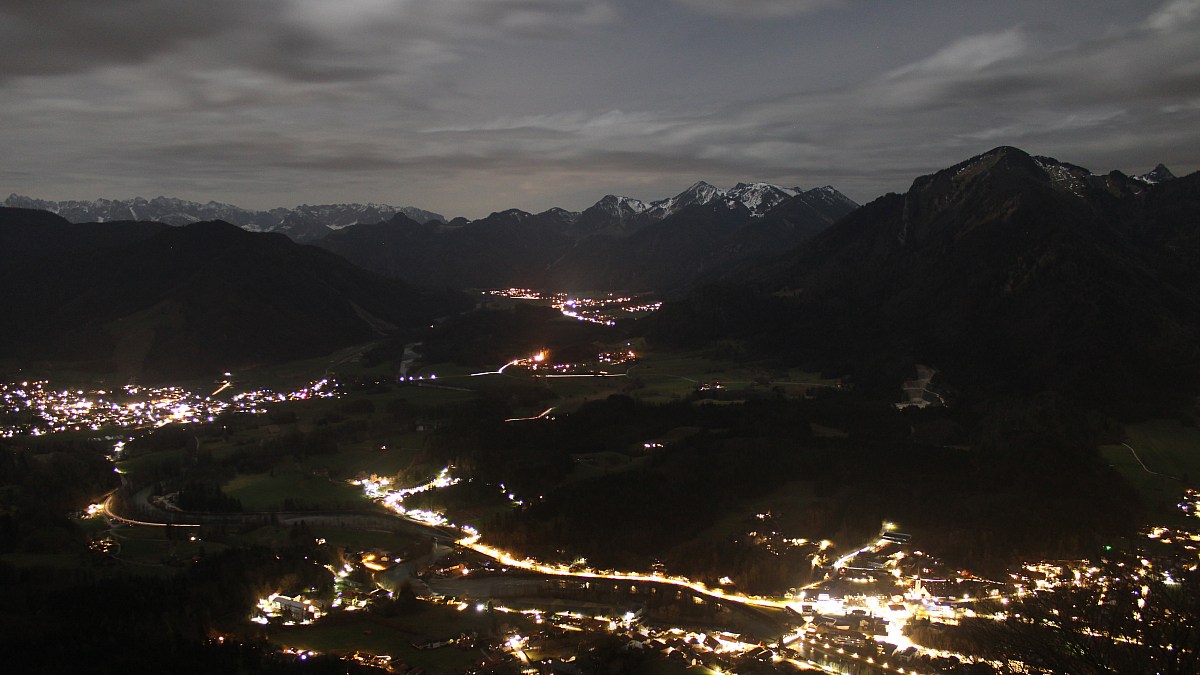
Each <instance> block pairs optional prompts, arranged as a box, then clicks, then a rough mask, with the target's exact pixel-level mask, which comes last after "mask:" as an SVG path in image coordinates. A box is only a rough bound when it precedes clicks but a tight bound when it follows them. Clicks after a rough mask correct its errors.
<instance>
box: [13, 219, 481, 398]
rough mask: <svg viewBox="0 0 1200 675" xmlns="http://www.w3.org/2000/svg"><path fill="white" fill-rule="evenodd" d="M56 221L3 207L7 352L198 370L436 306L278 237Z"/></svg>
mask: <svg viewBox="0 0 1200 675" xmlns="http://www.w3.org/2000/svg"><path fill="white" fill-rule="evenodd" d="M56 218H57V217H56V216H53V215H51V214H45V213H44V212H41V213H39V212H30V211H27V210H22V209H0V283H3V284H4V288H5V293H4V294H3V295H0V311H3V313H4V316H5V317H6V319H7V321H6V325H7V326H8V327H7V328H6V330H5V331H4V332H3V334H2V335H0V356H3V357H5V358H21V359H24V360H28V359H37V358H48V359H63V360H87V361H91V362H94V364H96V365H99V366H102V367H107V368H111V369H115V370H117V371H119V372H122V373H128V374H147V375H159V376H168V375H169V376H179V375H193V374H201V373H203V374H207V373H211V372H220V371H221V370H227V369H231V368H243V367H246V366H250V365H254V364H259V363H267V362H281V361H287V360H290V359H296V358H303V357H311V356H317V355H323V354H327V353H329V352H331V351H333V350H335V349H338V348H340V347H344V346H347V345H349V344H353V343H355V342H359V341H364V340H368V339H370V338H372V337H373V336H376V335H380V334H381V333H383V332H387V331H390V330H393V329H395V328H398V327H408V326H413V325H418V324H424V323H427V322H428V321H429V319H430V318H432V317H434V316H437V315H439V314H440V313H444V312H445V311H446V309H447V305H446V304H443V302H442V301H444V300H446V298H431V297H428V296H423V295H421V294H418V293H417V292H415V291H413V290H412V289H410V288H409V287H407V286H405V285H404V284H402V283H400V282H398V281H395V280H390V279H385V278H382V277H379V276H376V275H374V274H371V273H369V272H365V271H363V270H360V269H358V268H356V267H354V266H353V265H351V264H350V263H348V262H346V261H345V260H343V259H341V258H338V257H337V256H335V255H333V254H331V253H329V252H327V251H323V250H321V249H317V248H313V247H309V246H301V245H298V244H295V243H293V242H292V241H290V240H289V239H288V238H287V237H285V236H283V235H280V234H261V233H252V232H246V231H244V230H242V229H239V228H237V227H236V226H234V225H231V224H229V223H224V222H211V223H196V224H193V225H188V226H184V227H169V226H166V225H163V224H160V223H141V222H113V223H104V224H96V223H89V224H71V223H67V222H65V221H63V220H61V219H59V220H57V222H55V219H56ZM455 301H456V302H462V300H461V299H455Z"/></svg>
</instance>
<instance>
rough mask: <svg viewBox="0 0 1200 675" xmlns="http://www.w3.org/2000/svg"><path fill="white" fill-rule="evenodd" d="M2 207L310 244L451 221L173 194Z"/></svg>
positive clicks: (419, 214)
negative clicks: (370, 228)
mask: <svg viewBox="0 0 1200 675" xmlns="http://www.w3.org/2000/svg"><path fill="white" fill-rule="evenodd" d="M3 206H8V207H13V208H26V209H40V210H43V211H50V212H51V213H56V214H58V215H60V216H62V217H63V218H65V219H66V220H68V221H70V222H72V223H106V222H111V221H114V220H120V221H128V220H136V221H154V222H159V223H167V224H168V225H189V224H191V223H198V222H201V221H211V220H223V221H225V222H227V223H233V224H234V225H237V226H239V227H242V228H245V229H247V230H250V231H252V232H281V233H283V234H286V235H287V236H289V237H291V238H292V239H294V240H296V241H299V242H311V241H313V240H315V239H320V238H321V237H324V236H325V235H327V234H329V233H330V232H332V231H334V230H338V229H341V228H343V227H347V226H350V225H354V224H357V223H378V222H380V221H382V220H387V219H389V218H391V217H392V216H395V215H396V214H403V215H405V216H407V217H409V218H412V219H413V220H416V221H417V222H421V223H424V222H428V221H430V220H436V221H443V222H444V221H445V220H446V218H445V217H444V216H442V215H440V214H437V213H433V212H430V211H425V210H423V209H418V208H415V207H412V206H389V205H387V204H322V205H312V206H310V205H308V204H302V205H300V206H297V207H295V208H292V209H286V208H275V209H271V210H270V211H254V210H250V209H243V208H240V207H237V206H232V205H230V204H222V203H220V202H211V201H210V202H208V203H205V204H201V203H199V202H191V201H187V200H184V199H174V198H171V197H155V198H154V199H143V198H142V197H136V198H134V199H96V200H93V201H81V200H69V201H47V200H44V199H33V198H30V197H24V196H21V195H16V194H14V195H9V197H8V199H5V200H4V203H3Z"/></svg>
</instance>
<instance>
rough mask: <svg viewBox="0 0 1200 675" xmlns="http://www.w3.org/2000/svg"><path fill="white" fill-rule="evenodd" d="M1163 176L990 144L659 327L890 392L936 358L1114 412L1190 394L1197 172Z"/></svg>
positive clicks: (1196, 355)
mask: <svg viewBox="0 0 1200 675" xmlns="http://www.w3.org/2000/svg"><path fill="white" fill-rule="evenodd" d="M1152 174H1154V175H1155V176H1156V177H1157V179H1158V182H1155V180H1153V179H1147V178H1146V177H1139V178H1131V177H1128V176H1125V175H1124V174H1121V173H1119V172H1113V173H1110V174H1107V175H1093V174H1091V173H1090V172H1088V171H1087V170H1086V169H1083V168H1081V167H1078V166H1074V165H1071V164H1066V163H1063V162H1059V161H1056V160H1054V159H1050V158H1047V157H1031V156H1030V155H1028V154H1026V153H1024V152H1022V151H1020V150H1017V149H1015V148H1008V147H1001V148H997V149H995V150H993V151H991V152H988V153H986V154H983V155H980V156H978V157H974V158H972V159H969V160H967V161H965V162H962V163H961V164H958V165H955V166H953V167H950V168H949V169H946V170H943V171H940V172H938V173H936V174H933V175H929V176H923V177H920V178H918V179H917V180H916V181H915V182H914V183H913V185H912V187H911V189H910V190H909V191H908V192H907V193H906V194H903V195H898V194H889V195H886V196H884V197H881V198H879V199H878V200H876V201H874V202H872V203H870V204H868V205H866V206H864V207H862V208H860V209H858V210H857V211H855V212H854V213H853V214H851V215H850V216H848V217H846V218H844V219H843V220H841V221H840V222H838V223H837V224H836V225H834V226H833V227H831V228H829V229H827V230H826V231H824V232H823V233H821V234H820V235H818V236H816V237H815V238H813V239H812V240H810V241H809V242H807V243H805V244H802V245H801V246H799V247H798V248H797V249H795V250H794V251H792V252H791V253H788V254H787V255H785V256H783V257H782V258H779V259H777V260H775V261H774V262H773V263H771V264H769V265H765V266H761V267H758V268H756V269H753V270H743V271H741V272H739V273H738V274H736V275H733V276H730V277H727V278H726V279H725V283H724V284H723V285H722V286H720V287H713V288H708V289H706V290H705V291H703V292H700V293H697V294H694V295H693V296H691V297H690V298H689V299H688V300H687V301H684V302H680V303H677V304H674V305H668V306H667V307H665V308H664V309H663V311H662V312H661V313H660V315H659V317H658V321H659V323H658V325H657V327H656V329H655V330H656V332H657V334H658V335H659V337H660V338H663V339H685V338H684V336H687V337H686V339H689V340H697V339H704V338H705V337H708V338H718V337H723V338H727V337H737V338H739V339H742V340H744V341H745V343H746V344H747V345H748V346H749V348H750V349H752V350H758V351H761V352H763V353H771V354H775V355H779V356H783V357H785V358H788V359H791V360H797V361H803V362H807V363H808V364H809V365H813V366H818V367H821V368H824V369H825V370H827V371H829V372H837V373H841V374H847V373H849V374H854V375H856V376H858V377H859V378H860V380H862V381H865V382H869V381H876V382H879V383H880V384H881V386H892V385H894V384H895V383H896V382H899V381H900V379H903V378H904V377H905V376H906V375H907V374H909V373H911V369H912V367H913V364H914V363H925V364H930V365H933V366H934V367H936V368H939V369H940V370H942V371H943V373H944V376H945V377H946V378H947V380H949V381H950V382H952V383H957V384H959V385H961V386H964V387H968V388H969V387H979V388H984V389H989V390H990V389H997V388H998V389H1006V390H1011V391H1028V390H1042V389H1058V390H1062V391H1071V392H1075V393H1077V394H1080V395H1082V396H1085V397H1088V398H1090V399H1093V400H1104V401H1107V402H1108V403H1110V404H1112V405H1114V406H1118V405H1123V404H1124V403H1126V402H1128V401H1130V400H1138V399H1139V398H1142V399H1143V400H1145V398H1144V397H1146V396H1148V395H1150V394H1154V393H1165V394H1171V393H1177V392H1180V391H1192V390H1193V389H1194V387H1195V386H1196V384H1197V382H1198V377H1197V376H1198V374H1200V351H1198V349H1197V345H1198V344H1200V343H1198V342H1197V338H1198V337H1200V336H1198V328H1200V246H1198V245H1197V242H1198V236H1200V174H1193V175H1191V176H1187V177H1185V178H1179V179H1172V178H1171V176H1170V172H1169V171H1167V170H1166V169H1165V168H1161V167H1160V169H1156V170H1155V171H1154V172H1152ZM889 383H890V384H889Z"/></svg>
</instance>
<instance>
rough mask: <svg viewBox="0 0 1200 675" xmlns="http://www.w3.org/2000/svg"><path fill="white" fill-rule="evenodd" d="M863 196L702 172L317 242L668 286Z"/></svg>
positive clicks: (443, 267)
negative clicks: (724, 186)
mask: <svg viewBox="0 0 1200 675" xmlns="http://www.w3.org/2000/svg"><path fill="white" fill-rule="evenodd" d="M855 207H856V205H855V204H854V202H852V201H850V200H849V199H847V198H846V197H845V196H844V195H842V194H841V193H839V192H838V191H836V190H834V189H833V188H829V187H824V188H816V189H812V190H807V191H806V190H800V189H799V188H788V189H786V190H785V189H783V188H778V187H776V186H772V185H767V184H763V183H756V184H753V185H746V184H738V185H737V186H735V187H734V188H733V189H731V190H729V191H728V192H726V191H724V190H720V189H719V188H715V187H713V186H712V185H709V184H707V183H704V182H700V183H696V184H695V185H693V186H691V187H690V188H688V189H687V190H685V191H684V192H682V193H680V194H679V195H676V196H675V197H671V198H668V199H664V200H659V201H656V202H652V203H650V204H646V203H644V202H641V201H638V200H636V199H630V198H627V197H617V196H614V195H608V196H606V197H604V198H603V199H601V200H600V201H599V202H597V203H596V204H594V205H593V206H591V207H589V208H588V209H586V210H584V211H583V212H582V213H574V212H570V211H565V210H563V209H550V210H548V211H545V212H543V213H539V214H531V213H526V212H524V211H520V210H516V209H510V210H508V211H501V212H497V213H493V214H491V215H489V216H487V217H486V218H481V219H479V220H474V221H467V220H464V219H455V220H453V221H451V222H450V223H449V224H444V225H443V224H440V223H428V224H425V225H417V224H416V223H414V222H413V221H411V220H410V219H408V218H404V217H402V216H399V215H397V216H396V217H395V218H393V219H392V220H391V221H389V222H387V223H379V224H372V225H355V226H351V227H347V228H344V229H342V230H340V231H338V232H334V233H332V234H330V235H329V236H327V237H325V238H324V239H322V240H320V241H319V242H317V245H318V246H322V247H324V248H327V249H329V250H331V251H333V252H335V253H337V254H339V255H342V256H345V257H346V258H347V259H348V260H350V261H352V262H354V263H355V264H357V265H360V266H362V267H365V268H367V269H370V270H373V271H376V272H379V273H381V274H386V275H389V276H394V277H397V278H400V279H404V280H406V281H409V282H411V283H415V284H420V285H434V286H449V287H458V288H464V287H477V288H478V287H492V288H494V287H504V286H526V287H535V288H558V289H576V290H578V289H593V290H617V289H620V290H659V291H661V290H670V289H676V288H684V287H687V286H689V285H690V284H692V283H694V282H696V281H697V280H698V279H702V278H705V277H708V276H713V275H717V274H719V273H720V272H721V271H723V270H727V269H729V268H730V267H731V266H732V265H734V264H735V263H737V262H740V261H744V260H747V259H751V258H754V257H756V256H761V255H766V254H773V253H776V252H778V251H780V250H786V249H788V248H790V247H792V246H795V245H796V244H798V243H799V242H801V241H804V240H805V239H807V238H808V237H811V236H812V235H813V234H816V233H817V232H820V231H821V230H823V229H824V228H825V227H828V226H829V224H830V223H832V222H834V221H835V220H837V219H838V218H840V217H842V216H844V215H846V214H847V213H849V212H850V211H852V210H853V209H854V208H855Z"/></svg>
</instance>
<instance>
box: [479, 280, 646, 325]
mask: <svg viewBox="0 0 1200 675" xmlns="http://www.w3.org/2000/svg"><path fill="white" fill-rule="evenodd" d="M487 294H488V295H494V296H498V297H502V298H512V299H515V300H530V301H536V302H540V303H545V304H548V305H549V306H551V307H553V308H555V309H557V310H558V311H560V312H562V314H563V316H566V317H570V318H572V319H577V320H579V321H586V322H589V323H596V324H600V325H603V326H615V325H616V323H617V320H618V319H622V318H626V319H627V318H637V317H641V316H645V315H646V314H650V313H652V312H655V311H657V310H658V309H659V308H660V307H662V303H661V302H658V301H646V300H644V299H643V298H644V296H638V295H620V294H616V293H605V294H599V295H589V294H573V293H564V292H551V293H543V292H541V291H535V290H531V289H528V288H505V289H501V290H493V291H487Z"/></svg>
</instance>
